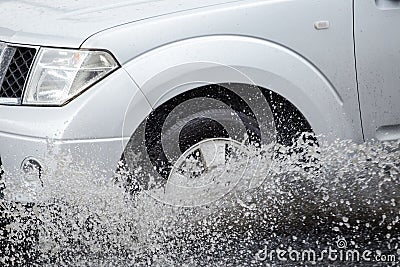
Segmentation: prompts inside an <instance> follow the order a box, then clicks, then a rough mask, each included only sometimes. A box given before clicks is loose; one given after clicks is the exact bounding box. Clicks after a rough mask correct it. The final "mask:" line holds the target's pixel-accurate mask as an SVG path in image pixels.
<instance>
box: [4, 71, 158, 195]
mask: <svg viewBox="0 0 400 267" xmlns="http://www.w3.org/2000/svg"><path fill="white" fill-rule="evenodd" d="M150 112H151V107H150V105H149V104H148V102H147V101H146V99H145V97H144V96H143V94H142V93H141V91H140V90H139V88H138V87H137V86H136V85H135V83H134V82H133V81H132V79H131V78H130V77H129V75H128V74H127V73H126V72H125V71H124V70H123V69H120V70H117V71H116V72H114V73H113V74H112V75H110V76H109V77H107V78H106V79H105V80H103V81H101V82H100V83H97V84H96V85H95V86H93V87H92V88H90V89H89V90H87V91H86V92H85V93H83V94H82V95H81V96H79V97H78V98H76V99H75V100H73V101H72V102H71V103H69V104H68V105H66V106H64V107H27V106H1V105H0V158H1V161H2V165H3V169H4V172H5V173H4V175H3V179H4V180H5V186H6V188H5V190H4V197H5V199H6V200H10V201H18V202H37V201H42V200H46V198H47V197H50V196H49V195H48V193H49V191H48V190H46V189H48V186H49V185H51V186H55V184H57V183H60V184H61V183H63V182H64V181H65V179H69V178H71V175H79V174H82V175H84V177H85V178H88V177H90V179H92V178H93V181H98V180H99V179H100V180H101V179H103V180H104V179H106V180H109V179H111V178H113V175H114V172H115V170H116V168H117V166H118V161H119V160H120V157H121V155H122V153H123V150H124V148H125V145H126V144H127V142H128V141H129V138H130V136H131V135H132V133H133V132H134V131H135V129H136V128H137V126H138V125H139V124H140V123H141V122H142V121H143V120H144V119H145V118H146V117H147V115H148V114H149V113H150ZM27 158H28V159H34V160H35V161H37V162H39V163H40V165H41V170H40V173H39V172H38V173H36V175H35V172H33V175H32V172H31V173H28V174H27V173H25V172H24V171H23V168H22V164H23V162H24V160H26V159H27ZM44 192H45V193H44Z"/></svg>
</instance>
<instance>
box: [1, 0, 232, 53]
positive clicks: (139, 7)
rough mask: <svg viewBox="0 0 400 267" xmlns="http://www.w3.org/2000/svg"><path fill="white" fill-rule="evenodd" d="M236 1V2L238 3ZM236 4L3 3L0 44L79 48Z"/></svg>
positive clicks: (196, 0)
mask: <svg viewBox="0 0 400 267" xmlns="http://www.w3.org/2000/svg"><path fill="white" fill-rule="evenodd" d="M236 1H237V0H236ZM236 1H235V0H125V1H118V2H117V3H112V1H110V0H67V1H66V0H18V1H16V0H2V1H1V2H0V40H2V41H6V42H11V43H22V44H31V45H42V46H57V47H79V46H80V45H81V44H82V43H83V42H84V41H85V40H86V39H87V38H89V37H90V36H91V35H93V34H95V33H97V32H100V31H102V30H105V29H109V28H112V27H116V26H118V25H122V24H126V23H130V22H135V21H140V20H144V19H147V18H152V17H157V16H162V15H167V14H171V13H177V12H181V11H186V10H192V9H196V8H201V7H207V6H212V5H218V4H223V3H228V2H236Z"/></svg>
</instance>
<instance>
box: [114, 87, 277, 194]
mask: <svg viewBox="0 0 400 267" xmlns="http://www.w3.org/2000/svg"><path fill="white" fill-rule="evenodd" d="M242 88H243V85H242V86H237V87H233V88H232V86H230V88H229V89H227V88H225V87H223V86H217V85H214V86H208V87H204V88H199V89H196V90H194V91H190V92H187V93H185V94H183V95H180V96H179V97H178V98H174V99H172V100H170V101H168V102H166V103H165V104H163V105H162V106H160V107H159V108H157V109H156V110H155V111H154V112H152V113H151V115H150V116H149V117H148V119H147V120H146V121H144V122H143V123H142V124H141V125H140V126H139V128H138V129H137V130H136V132H135V133H134V135H133V136H132V138H131V140H130V141H129V143H128V145H127V147H126V149H125V151H124V154H123V157H122V158H123V163H124V164H123V165H124V166H123V168H122V171H121V169H120V171H119V172H120V173H121V172H122V173H125V175H126V174H128V178H127V179H126V180H125V182H124V185H125V187H126V188H128V190H129V191H136V190H138V189H139V188H142V189H152V188H153V187H154V186H156V187H162V186H164V185H165V183H166V181H167V178H168V175H169V173H170V171H171V168H172V166H173V164H174V161H175V160H177V158H178V157H179V156H180V155H181V154H182V153H183V152H184V151H185V150H186V149H188V148H189V147H191V146H193V145H194V144H196V143H198V142H200V141H203V140H206V139H209V138H218V137H220V138H231V139H233V140H236V141H239V142H247V143H248V144H249V145H253V146H255V147H259V146H261V145H262V144H264V143H271V142H273V141H274V140H275V138H276V128H275V124H274V123H275V120H274V118H273V116H272V113H271V115H270V116H266V115H263V114H257V113H256V112H254V111H253V110H252V109H251V108H250V106H249V105H248V104H247V102H246V101H244V100H243V99H242V98H241V97H240V96H239V95H238V94H236V93H235V92H234V91H235V90H242ZM253 89H254V90H259V89H258V88H253ZM260 95H261V97H263V99H264V101H265V103H266V105H267V107H266V108H264V110H268V109H269V104H268V103H267V101H266V100H265V98H264V96H263V95H262V94H260ZM185 105H186V106H185ZM182 106H183V107H184V108H183V109H182V110H180V109H179V108H181V107H182ZM261 115H263V116H261ZM260 118H261V119H260ZM263 133H264V134H263ZM265 133H266V134H265ZM163 140H164V142H163ZM165 140H166V141H165ZM166 151H167V152H168V153H166ZM171 151H172V152H171ZM119 179H122V180H123V178H119Z"/></svg>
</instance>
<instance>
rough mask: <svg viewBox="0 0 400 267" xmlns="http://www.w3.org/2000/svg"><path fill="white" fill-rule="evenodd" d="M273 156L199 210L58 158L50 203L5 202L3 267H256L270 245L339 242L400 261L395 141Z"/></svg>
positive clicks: (399, 166) (399, 148) (399, 155)
mask: <svg viewBox="0 0 400 267" xmlns="http://www.w3.org/2000/svg"><path fill="white" fill-rule="evenodd" d="M275 149H276V151H279V153H278V154H277V156H275V157H274V160H273V164H272V165H271V157H270V156H267V155H270V154H269V153H268V151H257V152H254V154H253V155H251V157H252V160H251V162H256V163H257V166H258V169H257V172H254V168H250V170H251V172H249V173H248V175H249V176H251V179H253V178H257V180H261V181H262V183H261V184H260V185H259V186H257V187H251V188H248V190H233V191H232V192H230V193H229V194H227V195H225V197H224V198H221V199H218V200H217V201H215V202H213V203H210V204H207V205H205V206H200V207H195V208H184V207H178V206H170V205H167V204H164V203H162V202H159V201H157V200H156V199H155V198H153V197H152V196H151V195H150V194H147V193H146V192H139V193H136V194H130V193H129V192H127V191H126V190H125V189H124V188H121V187H120V186H119V185H118V184H115V183H114V182H113V180H112V179H110V180H104V179H100V178H98V179H94V178H93V176H91V175H90V174H88V173H82V171H81V168H79V164H75V163H74V164H71V162H68V160H66V159H65V157H63V159H62V160H61V159H59V158H58V159H54V160H57V162H58V163H57V164H64V166H65V168H64V170H68V171H64V172H62V173H58V174H57V176H58V177H57V179H54V181H55V182H54V184H53V185H50V186H49V187H48V188H47V189H46V192H44V193H45V194H46V195H47V197H48V199H50V200H49V201H47V202H46V203H44V204H43V205H41V206H38V205H35V206H22V205H16V204H13V205H12V204H9V203H6V202H4V201H3V202H2V203H0V205H1V207H0V208H1V218H0V219H1V220H2V221H3V227H2V238H1V240H0V243H1V244H0V245H1V252H0V262H1V265H15V266H16V265H22V264H24V263H29V264H33V265H40V266H41V265H60V266H77V265H88V266H99V265H111V266H120V265H122V266H133V265H135V266H137V265H143V266H148V265H153V266H176V265H186V266H192V265H200V266H202V265H211V264H213V265H217V266H225V265H231V266H232V265H242V264H248V265H254V266H259V265H263V264H265V262H260V261H259V260H257V258H256V257H255V256H256V254H257V252H258V251H259V250H260V249H263V248H264V247H269V248H275V247H281V248H290V249H301V248H314V249H321V250H322V249H323V248H325V247H327V246H330V245H332V246H337V244H336V242H337V241H338V240H345V241H346V244H347V245H348V246H349V247H350V248H363V249H370V250H372V251H379V253H391V254H394V255H396V256H397V258H399V256H400V247H399V243H400V234H399V233H400V231H399V230H400V229H399V221H400V219H399V218H400V209H399V201H400V143H399V142H392V143H375V142H370V143H366V144H355V143H352V142H350V141H337V142H334V143H332V144H321V145H320V147H319V148H318V149H316V148H313V147H311V148H310V147H309V146H308V145H307V144H306V143H304V142H301V141H299V142H297V143H296V145H294V146H293V147H290V148H288V147H283V146H282V147H278V148H275ZM294 151H295V152H297V153H293V152H294ZM301 151H303V153H300V152H301ZM246 160H248V159H246ZM60 162H61V163H60ZM238 166H240V164H238ZM263 166H266V167H265V168H263ZM233 169H234V168H233ZM239 169H240V168H239ZM230 171H231V175H235V172H234V170H230ZM237 173H238V175H242V176H243V170H240V171H239V172H237ZM255 176H256V177H255ZM245 178H246V175H244V176H243V177H241V180H243V181H246V179H245ZM60 181H61V182H60ZM269 263H271V264H272V265H280V264H282V262H279V261H275V262H269ZM396 263H398V262H396ZM396 263H394V264H393V265H395V264H396ZM341 265H344V264H341ZM384 265H385V266H386V265H388V263H385V264H384Z"/></svg>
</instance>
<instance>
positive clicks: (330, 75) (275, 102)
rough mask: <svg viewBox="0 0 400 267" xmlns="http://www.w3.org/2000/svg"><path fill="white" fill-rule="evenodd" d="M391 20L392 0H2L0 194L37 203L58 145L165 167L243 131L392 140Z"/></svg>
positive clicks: (106, 163)
mask: <svg viewBox="0 0 400 267" xmlns="http://www.w3.org/2000/svg"><path fill="white" fill-rule="evenodd" d="M399 23H400V2H399V1H393V0H341V1H332V0H321V1H312V0H293V1H290V0H289V1H287V0H196V1H192V0H157V1H156V0H148V1H142V0H130V1H128V0H127V1H120V2H112V1H108V0H107V1H106V0H96V1H94V0H87V1H61V0H51V1H50V0H29V1H14V0H3V1H1V2H0V40H1V42H0V85H1V89H0V161H1V164H2V166H3V167H2V168H3V170H4V174H3V179H5V189H4V190H3V193H4V194H5V197H6V198H7V199H10V200H14V201H24V202H26V201H28V202H29V201H35V199H36V198H37V196H38V194H39V193H38V192H40V190H41V188H43V187H46V184H47V183H48V182H49V181H51V177H55V176H56V173H57V170H59V168H60V166H59V165H58V164H57V162H58V161H57V160H58V159H60V157H61V158H62V159H63V160H64V159H65V158H68V159H69V160H70V162H73V163H77V164H78V163H79V164H78V165H79V166H80V168H81V171H82V172H85V171H89V172H91V173H94V174H93V175H95V174H96V173H97V174H99V175H101V176H102V177H114V175H115V172H116V170H119V171H121V169H123V170H127V171H128V172H134V171H135V170H136V169H137V168H142V169H144V170H146V171H152V172H154V173H155V175H156V176H157V177H159V178H160V179H161V180H165V181H168V180H171V179H172V180H179V173H178V172H177V171H176V170H175V168H176V166H177V165H179V166H181V165H182V164H184V163H183V162H184V160H185V159H187V158H188V156H189V155H191V154H193V153H195V152H196V151H197V152H196V153H197V155H200V154H201V158H202V161H203V162H204V164H205V165H206V166H207V167H213V166H217V165H218V164H220V163H222V162H223V160H224V156H226V154H227V153H226V152H227V150H229V149H230V150H232V147H233V148H235V147H240V146H241V144H243V142H246V143H251V144H254V145H255V146H263V145H265V144H270V143H273V142H278V143H281V144H290V143H291V142H292V141H293V140H295V138H297V137H298V136H299V133H302V132H313V133H314V134H315V135H316V136H318V138H319V140H318V141H319V142H322V141H328V142H331V141H333V140H335V139H350V140H354V141H355V142H363V141H365V140H370V139H377V140H382V141H386V140H396V139H399V138H400V105H399V102H400V89H399V85H400V35H399V34H398V29H397V27H396V26H397V25H399ZM243 140H245V141H243ZM45 176H47V177H48V178H44V177H45ZM132 177H133V176H132ZM49 179H50V180H49ZM131 182H132V181H131ZM140 183H142V184H141V185H142V186H145V187H146V186H147V187H150V185H149V182H148V181H140Z"/></svg>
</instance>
